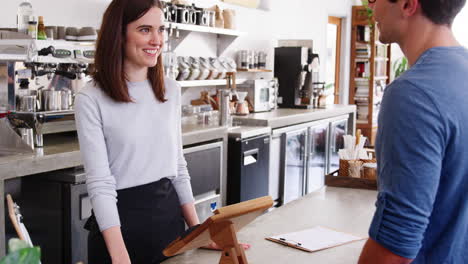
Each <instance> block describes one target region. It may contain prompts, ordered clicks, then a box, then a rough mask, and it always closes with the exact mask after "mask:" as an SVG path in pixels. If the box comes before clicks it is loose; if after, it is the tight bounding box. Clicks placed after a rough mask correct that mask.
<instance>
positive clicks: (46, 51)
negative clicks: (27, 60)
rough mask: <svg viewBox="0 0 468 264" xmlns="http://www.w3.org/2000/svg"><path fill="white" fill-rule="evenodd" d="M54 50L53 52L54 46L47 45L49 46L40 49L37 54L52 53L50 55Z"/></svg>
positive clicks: (45, 54)
mask: <svg viewBox="0 0 468 264" xmlns="http://www.w3.org/2000/svg"><path fill="white" fill-rule="evenodd" d="M54 52H55V48H54V47H53V46H49V47H47V48H43V49H41V50H40V51H39V52H38V54H39V56H47V55H49V54H52V55H53V54H54Z"/></svg>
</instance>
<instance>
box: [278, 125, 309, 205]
mask: <svg viewBox="0 0 468 264" xmlns="http://www.w3.org/2000/svg"><path fill="white" fill-rule="evenodd" d="M282 137H283V138H282V143H283V145H282V151H281V153H282V154H283V157H282V160H283V161H284V162H283V163H282V165H283V168H282V169H281V171H282V174H283V175H282V176H281V180H282V183H281V186H282V188H281V191H282V192H281V198H282V199H281V200H282V203H281V204H287V203H288V202H290V201H293V200H295V199H297V198H299V197H301V196H302V195H303V194H304V192H305V182H306V181H305V175H306V144H307V128H303V129H298V130H293V131H289V132H286V133H284V134H283V135H282Z"/></svg>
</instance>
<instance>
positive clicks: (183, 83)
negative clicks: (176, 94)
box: [177, 79, 247, 87]
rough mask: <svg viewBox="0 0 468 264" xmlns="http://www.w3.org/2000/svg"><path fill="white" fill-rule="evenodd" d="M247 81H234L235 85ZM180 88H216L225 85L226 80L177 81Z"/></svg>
mask: <svg viewBox="0 0 468 264" xmlns="http://www.w3.org/2000/svg"><path fill="white" fill-rule="evenodd" d="M246 80H247V79H236V84H243V83H244V82H245V81H246ZM177 82H178V83H179V84H180V86H181V87H202V86H217V85H226V80H225V79H221V80H193V81H177Z"/></svg>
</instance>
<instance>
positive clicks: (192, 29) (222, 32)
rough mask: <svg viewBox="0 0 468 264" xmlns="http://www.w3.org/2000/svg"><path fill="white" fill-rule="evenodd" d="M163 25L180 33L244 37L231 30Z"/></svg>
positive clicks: (171, 23)
mask: <svg viewBox="0 0 468 264" xmlns="http://www.w3.org/2000/svg"><path fill="white" fill-rule="evenodd" d="M164 25H165V26H166V27H167V28H173V29H174V30H182V31H190V32H201V33H212V34H218V35H226V36H234V37H239V36H242V35H245V34H246V33H245V32H242V31H238V30H233V29H225V28H217V27H209V26H199V25H191V24H182V23H174V22H165V23H164Z"/></svg>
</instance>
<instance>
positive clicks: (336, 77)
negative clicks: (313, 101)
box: [326, 16, 343, 104]
mask: <svg viewBox="0 0 468 264" xmlns="http://www.w3.org/2000/svg"><path fill="white" fill-rule="evenodd" d="M342 20H343V19H342V18H339V17H333V16H329V17H328V24H327V58H326V59H327V64H326V65H327V76H326V84H327V88H328V87H331V89H333V91H334V97H335V98H334V103H335V104H338V103H339V102H340V61H341V24H342Z"/></svg>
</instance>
